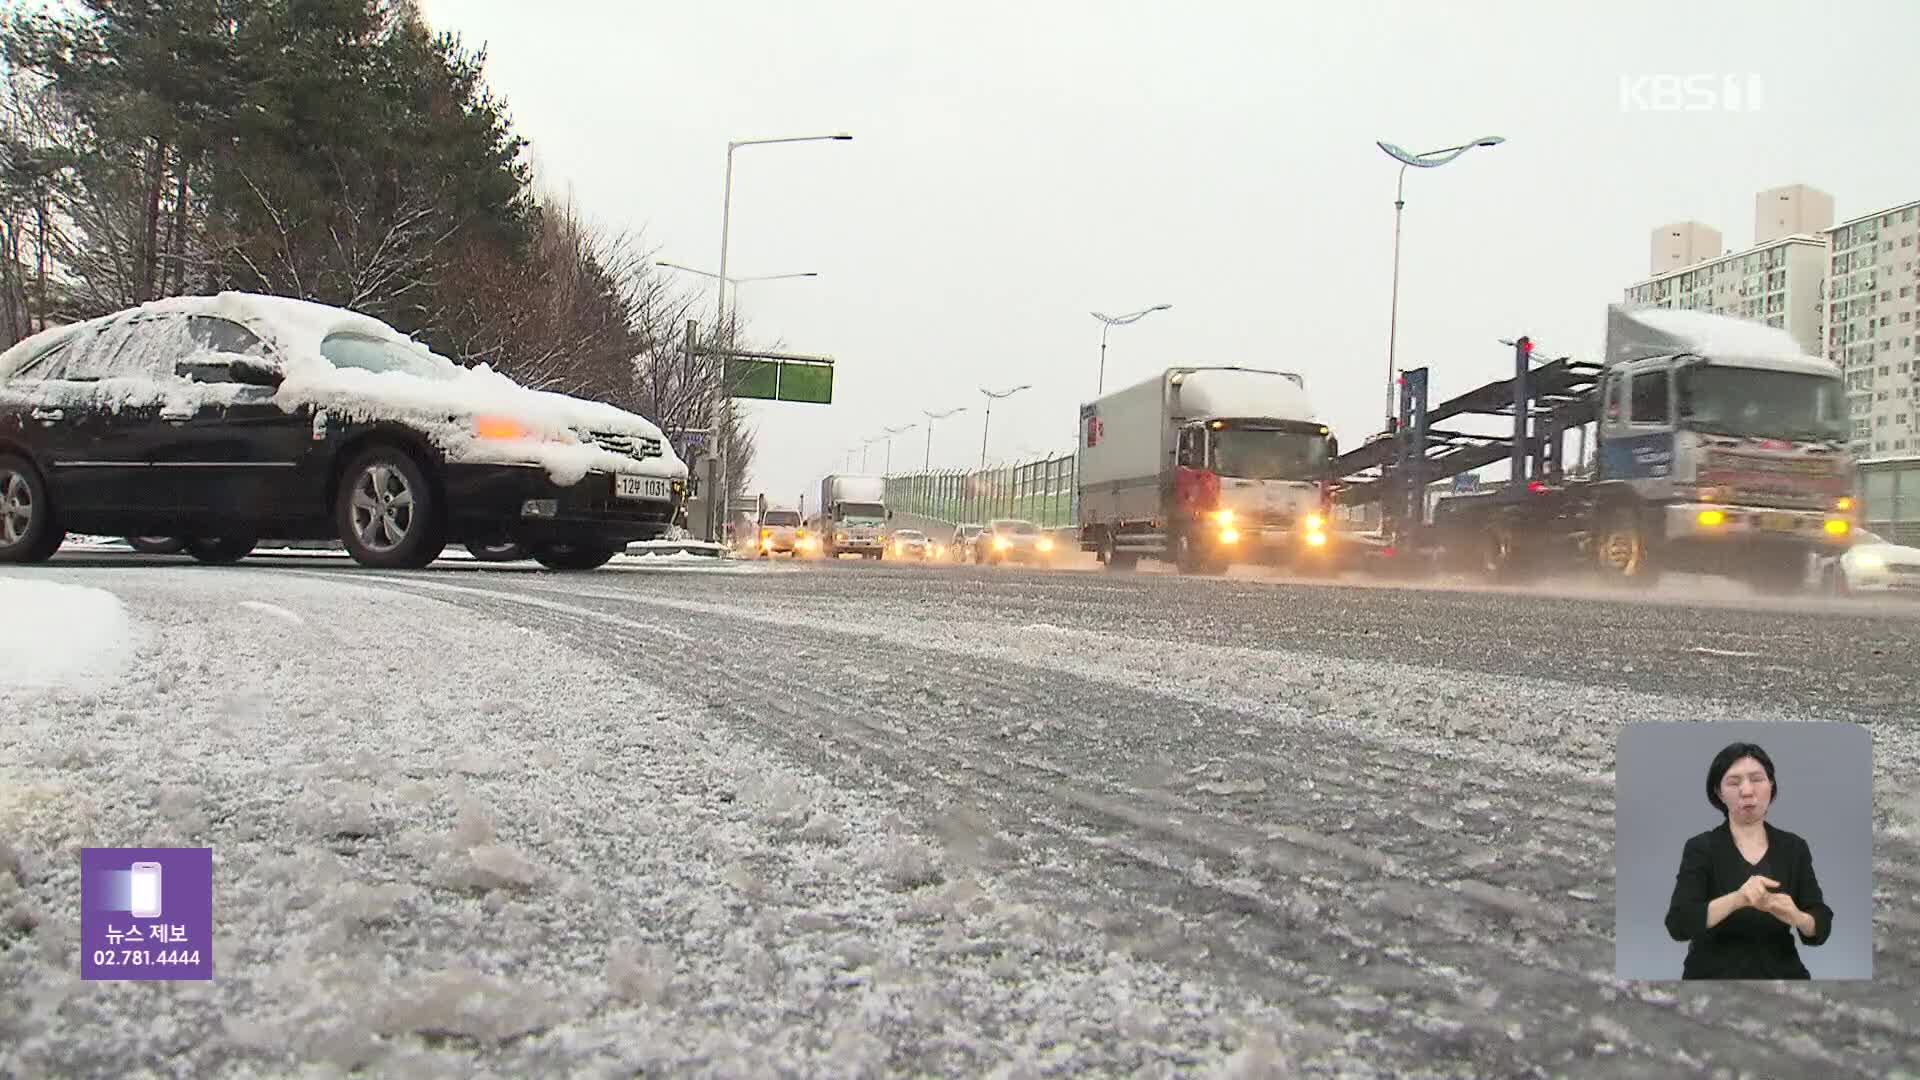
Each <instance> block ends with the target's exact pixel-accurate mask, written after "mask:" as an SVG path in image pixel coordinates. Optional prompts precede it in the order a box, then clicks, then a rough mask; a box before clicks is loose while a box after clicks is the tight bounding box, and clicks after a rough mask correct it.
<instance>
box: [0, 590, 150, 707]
mask: <svg viewBox="0 0 1920 1080" xmlns="http://www.w3.org/2000/svg"><path fill="white" fill-rule="evenodd" d="M135 640H136V635H135V633H134V628H133V624H132V623H131V622H130V621H129V620H128V618H127V613H126V611H125V610H124V609H123V608H122V607H121V606H120V601H119V599H117V598H116V597H115V596H114V595H113V594H112V593H110V592H105V591H102V590H100V589H90V588H84V587H81V586H76V585H64V584H59V583H56V582H52V581H45V580H39V579H36V578H28V577H16V576H11V575H5V576H0V702H8V701H10V699H12V698H15V697H18V696H21V695H25V694H29V693H33V692H35V691H40V690H45V689H47V688H50V687H57V686H72V685H85V684H92V683H98V682H101V681H104V680H107V679H110V678H112V677H113V676H114V675H116V674H118V673H119V671H120V670H121V669H122V668H124V667H125V666H126V664H127V662H128V661H129V660H130V659H131V658H132V655H133V650H134V645H135ZM0 745H6V744H5V743H4V742H0Z"/></svg>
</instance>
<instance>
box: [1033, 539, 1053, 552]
mask: <svg viewBox="0 0 1920 1080" xmlns="http://www.w3.org/2000/svg"><path fill="white" fill-rule="evenodd" d="M1034 546H1035V547H1038V548H1039V549H1040V550H1041V551H1052V550H1053V539H1052V538H1051V537H1046V536H1043V537H1041V538H1040V542H1039V543H1038V544H1036V545H1034Z"/></svg>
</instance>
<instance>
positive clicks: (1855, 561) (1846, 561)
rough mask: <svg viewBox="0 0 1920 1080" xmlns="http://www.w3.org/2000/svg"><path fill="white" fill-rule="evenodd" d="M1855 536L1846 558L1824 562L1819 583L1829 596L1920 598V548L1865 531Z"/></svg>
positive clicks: (1839, 556) (1842, 556)
mask: <svg viewBox="0 0 1920 1080" xmlns="http://www.w3.org/2000/svg"><path fill="white" fill-rule="evenodd" d="M1854 536H1855V539H1854V542H1853V546H1852V547H1850V548H1848V549H1847V550H1846V551H1845V552H1844V553H1843V554H1841V555H1838V556H1836V557H1834V558H1831V559H1826V560H1822V565H1821V568H1820V583H1821V585H1822V586H1824V587H1825V588H1826V590H1827V591H1828V592H1832V593H1913V594H1920V548H1914V547H1908V546H1906V545H1904V544H1895V543H1892V542H1890V541H1888V540H1886V539H1884V538H1882V537H1880V536H1878V535H1876V534H1874V533H1870V532H1867V531H1865V530H1864V529H1863V530H1861V531H1860V532H1858V533H1856V534H1854Z"/></svg>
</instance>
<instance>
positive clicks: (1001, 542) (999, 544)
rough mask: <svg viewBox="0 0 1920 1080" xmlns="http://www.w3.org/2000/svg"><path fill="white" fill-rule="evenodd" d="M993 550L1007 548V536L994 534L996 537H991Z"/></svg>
mask: <svg viewBox="0 0 1920 1080" xmlns="http://www.w3.org/2000/svg"><path fill="white" fill-rule="evenodd" d="M993 550H995V551H1005V550H1007V538H1006V537H1004V536H996V537H994V538H993Z"/></svg>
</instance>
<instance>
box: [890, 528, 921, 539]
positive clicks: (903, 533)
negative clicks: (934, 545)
mask: <svg viewBox="0 0 1920 1080" xmlns="http://www.w3.org/2000/svg"><path fill="white" fill-rule="evenodd" d="M893 535H894V536H896V537H898V538H900V539H902V540H925V539H926V538H927V534H926V533H921V532H914V531H913V530H912V529H902V530H900V531H899V532H897V533H894V534H893Z"/></svg>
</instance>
